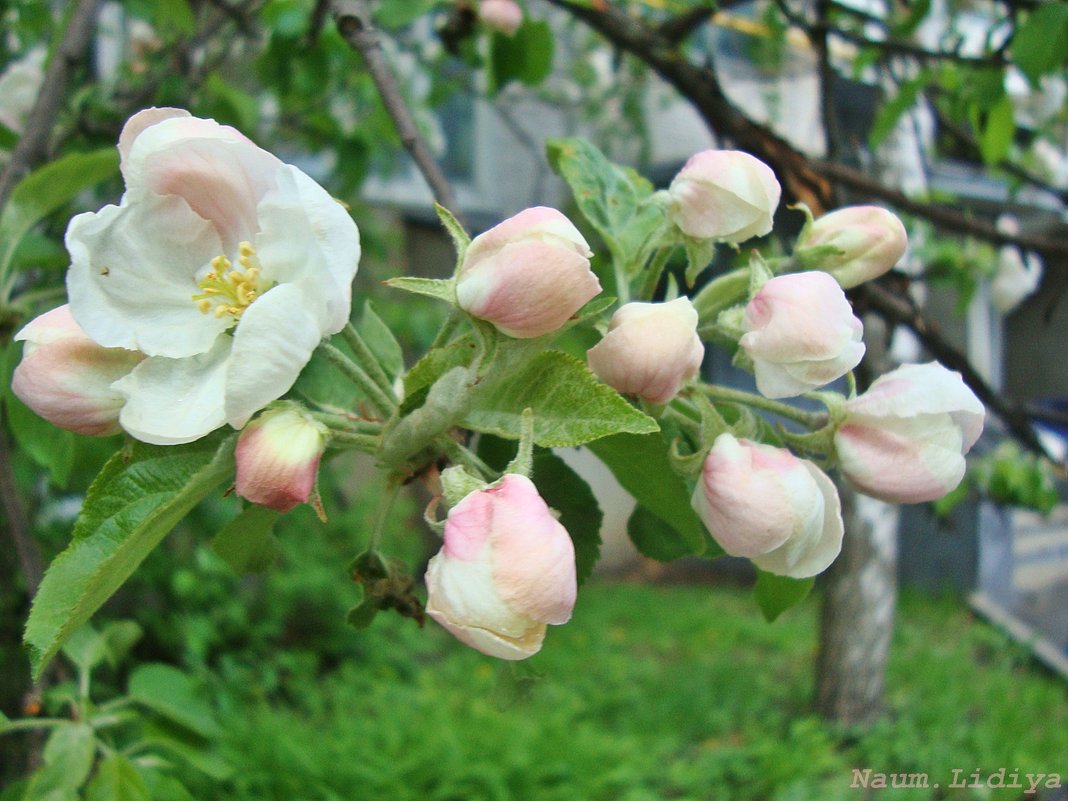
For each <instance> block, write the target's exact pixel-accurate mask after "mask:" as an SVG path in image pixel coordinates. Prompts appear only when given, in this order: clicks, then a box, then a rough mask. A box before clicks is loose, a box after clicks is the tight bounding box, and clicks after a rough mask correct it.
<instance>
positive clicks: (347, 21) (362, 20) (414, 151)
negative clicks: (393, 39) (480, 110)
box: [330, 0, 460, 219]
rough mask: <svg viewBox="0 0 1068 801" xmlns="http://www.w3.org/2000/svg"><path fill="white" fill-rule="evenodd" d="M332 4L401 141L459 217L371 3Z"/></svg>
mask: <svg viewBox="0 0 1068 801" xmlns="http://www.w3.org/2000/svg"><path fill="white" fill-rule="evenodd" d="M330 8H331V11H332V12H333V15H334V22H335V24H336V25H337V29H338V32H339V33H340V34H341V37H342V38H343V39H344V40H345V42H346V43H347V44H348V45H349V47H351V48H352V49H353V50H355V51H356V52H357V53H359V54H360V56H361V57H362V58H363V62H364V64H365V65H366V66H367V71H368V72H369V73H370V74H371V80H373V81H374V84H375V88H377V89H378V95H379V97H381V98H382V104H383V105H384V106H385V108H386V112H387V113H388V114H389V116H390V119H392V120H393V125H394V126H395V127H396V129H397V134H398V135H399V136H400V139H401V143H402V144H403V145H404V148H405V149H406V150H407V151H408V153H409V154H410V155H411V157H412V159H413V160H414V161H415V164H416V166H417V167H418V168H419V172H420V173H422V175H423V178H424V179H426V182H427V184H428V185H429V186H430V191H431V192H432V193H433V194H434V199H435V200H436V201H437V202H438V203H439V204H440V205H442V206H444V207H445V208H447V209H449V210H450V211H451V212H452V213H453V214H455V215H456V216H457V218H458V219H459V218H460V209H459V206H458V205H457V202H456V196H455V195H454V194H453V191H452V186H451V185H450V184H449V180H448V179H447V178H446V177H445V173H444V172H442V170H441V168H440V167H439V166H438V163H437V162H436V161H435V160H434V156H433V154H431V152H430V148H429V147H427V144H426V142H425V141H424V139H423V137H422V135H421V134H420V133H419V128H418V126H417V125H416V124H415V118H414V117H413V116H412V112H411V110H410V109H409V108H408V105H407V103H405V102H404V96H403V94H402V93H401V90H400V87H399V86H398V85H397V79H396V78H395V77H394V75H393V72H392V71H391V70H390V68H389V65H388V64H387V63H386V59H385V56H384V55H383V53H382V44H381V42H379V40H378V32H377V31H376V30H375V27H374V22H373V17H372V14H371V7H370V3H368V2H367V0H332V2H331V3H330Z"/></svg>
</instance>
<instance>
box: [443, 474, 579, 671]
mask: <svg viewBox="0 0 1068 801" xmlns="http://www.w3.org/2000/svg"><path fill="white" fill-rule="evenodd" d="M426 586H427V605H426V611H427V614H429V615H430V616H431V617H432V618H434V620H436V621H437V622H438V623H440V624H441V625H442V626H444V627H445V628H446V629H447V630H448V631H449V633H451V634H452V635H454V636H455V637H456V638H457V639H459V640H460V641H461V642H464V643H466V644H467V645H470V646H471V647H472V648H474V649H476V650H478V651H481V652H482V653H484V654H488V655H490V656H496V657H498V658H500V659H525V658H527V657H528V656H531V655H533V654H535V653H537V652H538V650H539V649H540V648H541V643H542V640H543V639H544V637H545V627H546V624H549V623H551V624H553V625H560V624H562V623H566V622H567V621H568V620H570V619H571V609H572V607H574V605H575V593H576V582H575V550H574V547H573V546H572V544H571V538H570V537H569V536H568V533H567V531H566V530H565V529H564V527H563V526H562V525H560V523H558V522H557V521H556V518H554V517H553V516H552V514H551V513H550V512H549V507H548V506H547V505H546V503H545V501H543V500H542V498H541V496H540V495H539V494H538V490H537V488H536V487H535V486H534V484H533V483H532V482H531V481H530V479H528V478H526V477H524V476H521V475H515V474H507V475H505V476H504V478H503V479H501V481H500V482H499V483H498V484H497V485H496V486H493V487H490V488H489V489H486V490H478V491H475V492H472V493H469V494H468V495H466V496H465V497H464V499H463V500H461V501H460V502H459V503H458V504H456V506H454V507H453V508H452V510H451V511H450V512H449V516H448V518H447V519H446V521H445V544H444V546H443V547H442V549H441V550H440V551H439V552H438V554H437V555H436V556H435V557H434V558H433V559H431V560H430V564H429V565H427V570H426Z"/></svg>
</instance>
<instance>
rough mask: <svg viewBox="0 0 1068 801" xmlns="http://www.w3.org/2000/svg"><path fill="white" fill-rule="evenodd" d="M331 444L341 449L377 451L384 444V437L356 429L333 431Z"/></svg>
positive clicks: (365, 451)
mask: <svg viewBox="0 0 1068 801" xmlns="http://www.w3.org/2000/svg"><path fill="white" fill-rule="evenodd" d="M330 444H331V445H332V446H333V447H335V448H339V449H342V448H343V449H345V450H349V449H352V450H358V451H363V452H364V453H377V452H378V449H379V447H381V445H382V438H381V437H378V436H375V435H374V434H360V433H358V432H356V431H331V432H330Z"/></svg>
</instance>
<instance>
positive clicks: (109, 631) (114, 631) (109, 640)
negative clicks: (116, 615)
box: [101, 620, 144, 669]
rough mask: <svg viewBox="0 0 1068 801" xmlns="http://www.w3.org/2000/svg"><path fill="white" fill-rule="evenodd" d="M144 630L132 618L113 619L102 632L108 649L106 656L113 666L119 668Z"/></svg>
mask: <svg viewBox="0 0 1068 801" xmlns="http://www.w3.org/2000/svg"><path fill="white" fill-rule="evenodd" d="M143 633H144V632H143V631H142V630H141V627H140V626H139V625H138V624H137V623H135V622H134V621H132V620H113V621H111V622H110V623H108V624H107V625H106V626H104V630H103V631H102V632H101V634H102V636H103V637H104V645H105V649H106V654H105V657H106V659H107V661H108V664H109V665H111V667H112V668H113V669H114V668H117V667H118V666H119V665H120V664H122V661H123V660H124V659H125V658H126V656H127V654H129V653H130V650H131V649H132V648H133V647H134V646H135V645H136V644H137V641H138V640H140V639H141V635H142V634H143Z"/></svg>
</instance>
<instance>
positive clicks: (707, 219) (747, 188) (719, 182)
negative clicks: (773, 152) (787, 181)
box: [668, 150, 782, 243]
mask: <svg viewBox="0 0 1068 801" xmlns="http://www.w3.org/2000/svg"><path fill="white" fill-rule="evenodd" d="M668 194H669V196H670V198H671V200H670V203H669V206H668V213H669V215H670V216H671V219H672V221H673V222H674V223H675V224H676V225H677V226H678V227H679V229H680V230H681V231H682V232H683V233H684V234H686V235H687V236H691V237H694V238H695V239H714V240H717V241H720V242H732V243H739V242H745V241H746V240H747V239H751V238H753V237H755V236H763V235H764V234H766V233H768V232H769V231H771V225H772V218H773V217H774V216H775V209H777V208H778V206H779V198H781V197H782V187H780V186H779V182H778V180H776V178H775V173H774V172H772V171H771V168H770V167H769V166H768V165H767V164H765V163H764V162H762V161H761V160H760V159H758V158H755V157H754V156H750V155H749V154H748V153H743V152H742V151H740V150H704V151H702V152H700V153H698V154H697V155H695V156H692V157H691V158H690V160H689V161H687V162H686V164H685V166H683V168H682V169H681V170H680V171H679V174H678V175H676V176H675V179H674V180H673V181H672V182H671V186H670V187H669V188H668Z"/></svg>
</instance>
